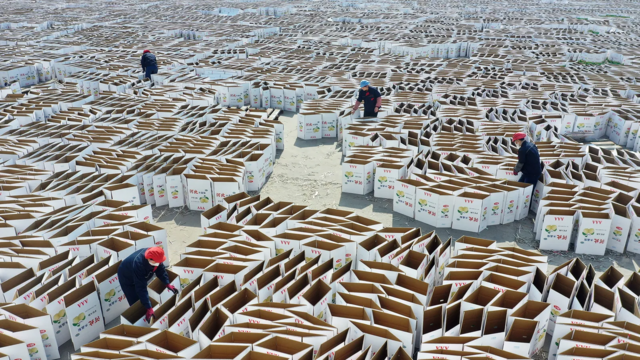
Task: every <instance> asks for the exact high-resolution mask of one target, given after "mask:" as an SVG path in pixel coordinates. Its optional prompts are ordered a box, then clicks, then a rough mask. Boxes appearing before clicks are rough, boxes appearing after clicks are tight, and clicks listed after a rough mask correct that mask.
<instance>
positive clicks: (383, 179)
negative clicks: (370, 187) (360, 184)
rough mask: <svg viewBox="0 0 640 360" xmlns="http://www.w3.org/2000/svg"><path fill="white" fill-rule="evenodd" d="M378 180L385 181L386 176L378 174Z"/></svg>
mask: <svg viewBox="0 0 640 360" xmlns="http://www.w3.org/2000/svg"><path fill="white" fill-rule="evenodd" d="M378 181H380V182H386V181H387V177H386V176H380V177H379V178H378Z"/></svg>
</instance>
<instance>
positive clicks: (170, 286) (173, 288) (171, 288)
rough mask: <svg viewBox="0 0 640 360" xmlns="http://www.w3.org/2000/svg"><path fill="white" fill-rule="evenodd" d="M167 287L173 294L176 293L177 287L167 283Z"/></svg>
mask: <svg viewBox="0 0 640 360" xmlns="http://www.w3.org/2000/svg"><path fill="white" fill-rule="evenodd" d="M167 289H169V290H170V291H173V293H174V294H176V295H178V289H176V287H175V286H173V285H171V284H169V285H167Z"/></svg>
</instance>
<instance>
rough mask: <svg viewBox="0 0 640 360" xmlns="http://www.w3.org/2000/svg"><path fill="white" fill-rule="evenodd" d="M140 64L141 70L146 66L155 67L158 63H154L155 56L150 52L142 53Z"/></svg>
mask: <svg viewBox="0 0 640 360" xmlns="http://www.w3.org/2000/svg"><path fill="white" fill-rule="evenodd" d="M140 65H142V69H143V70H144V69H146V68H157V67H158V63H156V56H155V55H153V54H152V53H150V52H149V53H144V54H142V58H141V59H140Z"/></svg>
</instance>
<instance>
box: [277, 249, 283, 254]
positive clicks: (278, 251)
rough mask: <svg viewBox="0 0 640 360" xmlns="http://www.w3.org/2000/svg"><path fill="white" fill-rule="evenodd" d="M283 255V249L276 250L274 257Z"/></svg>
mask: <svg viewBox="0 0 640 360" xmlns="http://www.w3.org/2000/svg"><path fill="white" fill-rule="evenodd" d="M282 253H284V249H276V255H280V254H282Z"/></svg>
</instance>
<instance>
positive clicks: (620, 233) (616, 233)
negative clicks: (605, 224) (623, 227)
mask: <svg viewBox="0 0 640 360" xmlns="http://www.w3.org/2000/svg"><path fill="white" fill-rule="evenodd" d="M613 235H615V236H622V231H620V230H613Z"/></svg>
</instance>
